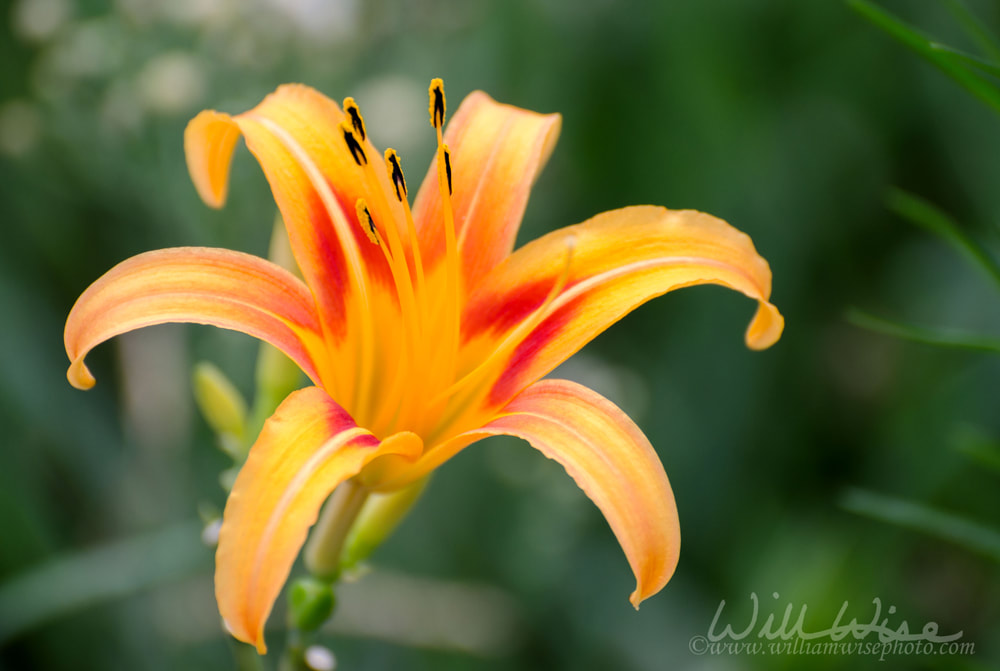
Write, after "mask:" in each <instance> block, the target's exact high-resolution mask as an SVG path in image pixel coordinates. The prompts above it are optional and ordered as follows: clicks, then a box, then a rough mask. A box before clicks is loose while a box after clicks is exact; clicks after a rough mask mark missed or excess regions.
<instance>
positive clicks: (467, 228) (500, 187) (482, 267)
mask: <svg viewBox="0 0 1000 671" xmlns="http://www.w3.org/2000/svg"><path fill="white" fill-rule="evenodd" d="M560 125H561V117H560V116H559V115H558V114H538V113H536V112H530V111H528V110H523V109H519V108H517V107H513V106H511V105H502V104H500V103H498V102H496V101H494V100H493V99H492V98H490V97H489V96H488V95H486V94H485V93H483V92H482V91H476V92H473V93H471V94H470V95H469V96H468V97H467V98H466V99H465V100H464V101H463V102H462V104H461V105H460V106H459V108H458V111H457V112H456V113H455V117H454V119H452V120H451V121H450V122H449V123H448V127H447V132H446V133H445V142H446V143H447V144H448V146H449V148H450V149H451V163H452V170H453V180H452V183H453V185H454V188H453V189H452V191H453V196H452V205H453V207H454V211H455V229H456V230H455V233H456V235H457V238H458V247H459V253H460V255H461V257H462V267H463V270H464V276H465V285H466V286H474V285H475V284H476V283H478V281H479V279H480V278H481V277H482V276H483V275H484V274H485V273H486V272H488V271H489V270H490V269H491V268H492V267H493V266H495V265H496V264H497V263H499V262H500V261H501V260H502V259H503V258H504V257H505V256H507V255H508V254H509V253H510V251H511V250H512V249H513V248H514V239H515V238H516V237H517V230H518V228H519V226H520V224H521V217H522V216H523V215H524V209H525V207H526V206H527V203H528V194H529V192H530V190H531V186H532V184H534V182H535V179H536V178H537V177H538V174H539V173H540V172H541V170H542V168H543V167H544V166H545V162H546V161H547V160H548V158H549V155H550V154H551V153H552V149H553V147H554V146H555V143H556V139H557V138H558V136H559V128H560ZM413 207H414V214H413V216H414V219H415V220H416V224H417V226H418V227H419V228H420V235H421V238H422V239H421V248H422V249H424V250H425V257H424V258H425V262H426V263H428V265H432V264H434V262H435V260H436V259H438V258H440V257H441V255H442V254H443V253H444V224H443V213H442V209H441V198H440V191H439V189H438V182H437V169H436V167H435V166H431V169H430V171H429V172H428V174H427V177H426V178H425V179H424V182H423V184H422V186H421V187H420V191H419V193H418V194H417V198H416V201H415V203H414V206H413Z"/></svg>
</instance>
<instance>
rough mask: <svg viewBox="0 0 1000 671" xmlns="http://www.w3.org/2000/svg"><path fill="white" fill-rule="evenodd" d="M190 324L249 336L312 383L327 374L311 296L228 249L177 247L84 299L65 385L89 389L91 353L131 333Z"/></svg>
mask: <svg viewBox="0 0 1000 671" xmlns="http://www.w3.org/2000/svg"><path fill="white" fill-rule="evenodd" d="M167 322H194V323H199V324H212V325H213V326H219V327H222V328H227V329H232V330H235V331H242V332H243V333H248V334H250V335H252V336H254V337H256V338H260V339H261V340H264V341H265V342H269V343H271V344H272V345H274V346H275V347H277V348H278V349H280V350H281V351H283V352H284V353H285V354H287V355H288V356H289V357H290V358H291V359H292V360H293V361H295V363H297V364H298V365H299V366H300V367H301V368H302V370H304V371H305V372H306V374H307V375H309V377H311V378H312V379H313V380H314V381H317V382H319V380H320V376H321V370H322V369H323V368H324V367H325V364H324V363H323V358H324V357H325V356H326V355H325V353H324V349H323V345H322V343H321V341H320V336H319V329H320V326H319V321H318V318H317V315H316V309H315V306H314V303H313V299H312V296H311V294H310V293H309V290H308V288H306V286H305V285H304V284H303V283H302V281H301V280H299V279H298V278H296V277H295V276H294V275H292V274H291V273H289V272H288V271H287V270H284V269H282V268H280V267H279V266H276V265H275V264H273V263H271V262H270V261H265V260H264V259H261V258H258V257H256V256H251V255H249V254H241V253H239V252H233V251H229V250H226V249H211V248H204V247H179V248H175V249H162V250H158V251H155V252H147V253H145V254H140V255H138V256H134V257H132V258H131V259H128V260H126V261H123V262H122V263H119V264H118V265H117V266H115V267H114V268H112V269H111V270H109V271H108V272H107V273H105V274H104V275H103V276H102V277H100V278H99V279H98V280H97V281H96V282H94V283H93V284H92V285H90V287H89V288H88V289H87V290H86V291H85V292H83V295H81V296H80V298H79V299H78V300H77V302H76V305H74V306H73V309H72V311H71V312H70V314H69V317H68V318H67V320H66V331H65V334H64V341H65V345H66V354H67V355H69V358H70V361H71V365H70V368H69V371H68V373H67V377H68V378H69V381H70V383H71V384H72V385H73V386H75V387H77V388H79V389H89V388H90V387H92V386H93V385H94V378H93V376H92V375H91V374H90V371H89V370H87V367H86V365H85V364H84V363H83V359H84V357H85V356H86V355H87V352H89V351H90V350H91V349H92V348H94V347H96V346H97V345H99V344H100V343H102V342H104V341H105V340H107V339H108V338H111V337H113V336H116V335H120V334H122V333H125V332H126V331H131V330H132V329H137V328H141V327H143V326H152V325H154V324H163V323H167Z"/></svg>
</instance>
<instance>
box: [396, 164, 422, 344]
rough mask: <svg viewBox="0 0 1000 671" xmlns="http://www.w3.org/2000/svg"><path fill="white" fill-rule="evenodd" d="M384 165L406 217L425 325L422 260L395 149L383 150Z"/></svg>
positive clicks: (418, 295) (418, 303) (419, 300)
mask: <svg viewBox="0 0 1000 671" xmlns="http://www.w3.org/2000/svg"><path fill="white" fill-rule="evenodd" d="M385 165H386V169H387V170H388V171H389V176H390V178H391V179H392V184H393V186H394V187H395V189H396V198H398V199H399V202H400V204H402V206H403V214H404V216H405V218H406V234H407V236H408V237H409V242H410V249H411V250H412V251H413V267H414V270H415V271H416V275H417V287H416V294H417V306H418V308H419V310H420V323H421V324H424V325H426V324H427V323H428V321H429V320H430V312H429V308H428V306H427V283H426V280H425V278H424V261H423V256H422V254H421V253H420V240H419V239H418V238H417V227H416V225H415V224H414V222H413V213H412V212H411V211H410V203H409V201H408V200H407V198H406V196H407V190H406V178H405V177H404V176H403V168H402V166H401V164H400V162H399V154H397V153H396V150H395V149H386V150H385ZM425 328H426V327H425Z"/></svg>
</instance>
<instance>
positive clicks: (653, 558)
mask: <svg viewBox="0 0 1000 671" xmlns="http://www.w3.org/2000/svg"><path fill="white" fill-rule="evenodd" d="M501 434H503V435H509V436H516V437H518V438H523V439H524V440H526V441H528V442H529V443H531V445H532V446H534V447H535V448H536V449H537V450H539V451H540V452H542V453H543V454H544V455H545V456H546V457H548V458H549V459H552V460H554V461H557V462H559V463H560V464H562V466H563V467H564V468H565V469H566V472H567V473H569V475H570V476H571V477H572V478H573V480H575V481H576V484H577V485H579V486H580V489H582V490H583V491H584V492H585V493H586V494H587V496H588V497H590V499H591V500H592V501H593V502H594V503H595V504H596V505H597V507H598V508H600V510H601V512H602V513H603V514H604V517H605V518H606V519H607V520H608V524H609V525H610V526H611V529H612V531H614V534H615V536H616V537H617V538H618V542H619V543H620V544H621V546H622V549H623V550H624V551H625V556H626V558H627V559H628V562H629V565H630V566H631V567H632V572H633V573H634V574H635V578H636V589H635V591H634V592H632V595H631V596H630V597H629V600H630V601H631V602H632V605H633V606H635V607H636V608H638V607H639V603H640V602H641V601H642V600H643V599H646V598H648V597H650V596H652V595H653V594H655V593H656V592H658V591H660V590H661V589H662V588H663V586H664V585H666V584H667V581H668V580H670V576H672V575H673V573H674V568H675V567H676V566H677V558H678V556H679V553H680V523H679V521H678V518H677V507H676V505H675V503H674V495H673V492H672V491H671V489H670V482H669V481H668V480H667V474H666V473H665V472H664V470H663V465H662V464H661V463H660V458H659V457H658V456H657V454H656V451H655V450H654V449H653V446H652V445H650V444H649V441H648V440H647V439H646V436H644V435H643V433H642V431H640V430H639V427H637V426H636V425H635V423H634V422H632V420H631V419H629V418H628V416H627V415H626V414H625V413H624V412H622V411H621V410H620V409H618V407H617V406H615V405H614V404H613V403H611V401H608V400H607V399H605V398H604V397H603V396H601V395H599V394H598V393H597V392H595V391H593V390H591V389H588V388H587V387H584V386H582V385H579V384H577V383H575V382H569V381H567V380H541V381H539V382H536V383H534V384H533V385H531V386H529V387H528V388H527V389H525V390H524V391H522V392H521V393H520V394H518V395H517V396H516V397H514V399H513V400H512V401H511V402H510V403H508V404H507V406H506V407H504V408H503V410H501V411H500V412H499V414H498V415H497V417H496V418H495V419H493V420H492V421H491V422H489V423H487V424H486V425H485V426H483V427H481V428H479V429H474V430H472V431H468V432H466V433H463V434H460V435H458V436H455V437H454V438H452V439H451V440H449V441H446V442H445V443H443V444H441V445H439V446H437V447H435V448H434V449H433V450H431V451H429V452H426V453H425V454H424V455H423V456H422V457H421V458H420V459H418V460H417V461H416V462H414V463H412V464H406V463H404V462H402V461H400V460H396V461H394V460H392V459H388V460H386V466H389V468H387V470H386V471H385V472H384V473H383V477H384V478H385V482H386V483H387V484H388V485H389V486H396V484H401V483H403V482H406V481H412V480H415V479H417V478H420V477H423V475H425V474H426V473H429V472H430V471H431V470H433V469H435V468H437V467H438V466H440V465H441V464H442V463H443V462H445V461H446V460H448V459H450V458H451V457H452V456H454V455H455V454H456V453H458V452H459V451H460V450H462V449H463V448H465V447H466V446H467V445H469V444H471V443H473V442H475V441H477V440H480V439H482V438H486V437H488V436H495V435H501ZM390 469H391V470H390ZM393 480H395V482H393Z"/></svg>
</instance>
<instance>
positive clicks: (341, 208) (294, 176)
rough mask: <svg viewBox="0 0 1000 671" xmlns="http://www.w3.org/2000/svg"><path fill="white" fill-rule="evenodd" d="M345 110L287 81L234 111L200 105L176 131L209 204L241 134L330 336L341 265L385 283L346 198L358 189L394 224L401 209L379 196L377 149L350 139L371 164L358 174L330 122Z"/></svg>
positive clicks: (344, 290) (220, 189)
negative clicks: (248, 106) (264, 180)
mask: <svg viewBox="0 0 1000 671" xmlns="http://www.w3.org/2000/svg"><path fill="white" fill-rule="evenodd" d="M344 119H345V115H344V113H343V112H342V111H341V109H340V107H339V106H338V105H337V104H336V103H335V102H333V101H332V100H330V99H329V98H327V97H326V96H324V95H322V94H320V93H319V92H317V91H315V90H313V89H311V88H309V87H307V86H302V85H296V84H289V85H285V86H281V87H279V88H278V89H277V90H276V91H275V92H274V93H272V94H271V95H269V96H267V97H266V98H265V99H264V100H263V101H262V102H261V103H260V104H259V105H257V106H256V107H255V108H253V109H251V110H249V111H247V112H245V113H243V114H239V115H235V116H230V115H228V114H223V113H220V112H216V111H214V110H206V111H204V112H201V113H200V114H199V115H198V116H196V117H195V118H194V119H192V120H191V122H190V123H189V124H188V126H187V129H186V130H185V136H184V145H185V149H186V154H187V160H188V169H189V171H190V172H191V177H192V180H193V181H194V183H195V186H196V188H197V190H198V193H199V194H201V196H202V198H203V199H204V200H205V202H206V203H207V204H209V205H212V206H215V207H219V206H221V205H222V204H223V203H224V201H225V195H226V182H227V180H228V174H229V168H230V163H231V161H232V154H233V148H234V146H235V142H236V138H238V137H239V135H240V134H242V135H243V136H244V138H245V140H246V143H247V147H248V148H249V149H250V151H251V152H252V153H253V154H254V156H256V157H257V160H258V161H259V162H260V165H261V167H262V168H263V170H264V173H265V175H266V176H267V180H268V183H269V184H270V186H271V190H272V192H273V193H274V198H275V201H276V202H277V204H278V209H279V210H281V214H282V217H283V218H284V221H285V224H286V226H287V227H288V235H289V240H290V242H291V246H292V251H293V253H294V255H295V259H296V261H297V262H298V265H299V268H300V269H301V270H302V274H303V276H304V277H305V279H306V282H307V283H308V284H309V286H310V287H311V288H312V290H313V292H314V293H315V294H316V300H317V302H318V303H319V306H320V314H321V316H322V317H323V320H324V327H326V328H327V330H328V332H329V334H330V335H332V336H334V337H335V338H337V340H338V341H339V339H340V338H341V337H343V335H344V333H345V331H346V320H347V317H348V315H347V312H346V308H345V301H346V300H347V299H348V298H349V297H350V296H351V293H352V282H351V280H350V272H351V271H352V270H353V271H355V272H358V273H360V274H361V275H363V279H364V281H367V280H369V279H374V280H377V281H378V282H379V284H381V285H382V286H385V287H391V286H392V279H391V275H390V273H389V271H388V267H387V264H386V263H385V259H384V257H383V255H382V252H381V251H380V250H379V249H378V248H377V247H376V246H375V245H373V244H371V242H369V240H368V239H367V234H366V233H365V230H366V226H367V224H366V225H365V226H362V225H360V224H359V223H358V220H357V213H356V209H355V202H356V201H357V199H358V198H361V197H364V198H365V199H366V201H367V202H368V207H369V210H370V211H371V213H372V215H373V217H374V218H375V221H377V222H378V223H379V224H380V225H385V224H387V223H390V222H391V223H392V224H393V225H396V222H398V221H399V220H400V219H402V217H403V215H402V209H401V205H400V204H399V203H398V202H396V200H395V198H392V199H391V202H390V199H387V198H386V197H385V194H388V193H389V192H390V190H391V188H392V187H391V184H390V182H389V176H388V174H387V173H386V171H385V168H384V166H383V165H382V162H381V154H379V153H378V152H377V151H376V150H375V149H374V147H372V145H371V143H370V142H368V141H367V140H364V141H362V140H361V139H360V138H358V140H359V142H360V143H361V146H362V148H363V151H364V152H365V155H366V156H367V157H368V160H369V161H371V162H373V163H374V167H375V169H374V170H371V171H370V172H369V173H368V174H369V175H370V180H369V181H366V179H365V175H366V173H365V171H364V170H363V169H362V168H361V167H360V166H358V165H357V163H356V162H355V160H354V158H352V154H351V152H350V151H349V150H348V147H347V144H346V142H345V140H344V137H343V131H342V129H341V128H340V126H339V124H340V122H341V121H343V120H344ZM354 289H355V290H356V287H354ZM389 293H390V294H391V293H392V292H389Z"/></svg>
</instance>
